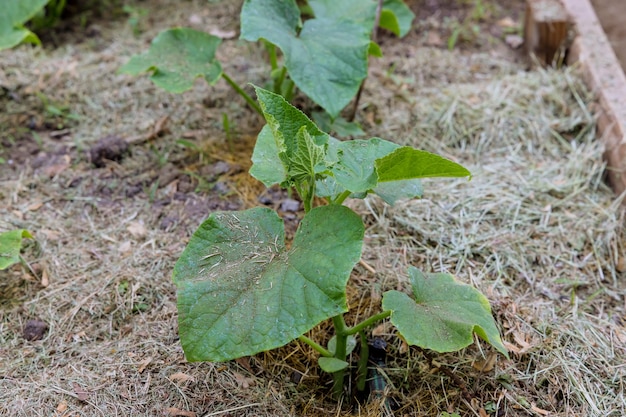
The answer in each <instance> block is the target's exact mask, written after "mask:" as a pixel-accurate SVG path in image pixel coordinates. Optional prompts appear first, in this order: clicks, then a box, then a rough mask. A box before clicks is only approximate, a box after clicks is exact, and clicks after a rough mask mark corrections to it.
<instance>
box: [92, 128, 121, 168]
mask: <svg viewBox="0 0 626 417" xmlns="http://www.w3.org/2000/svg"><path fill="white" fill-rule="evenodd" d="M127 151H128V143H127V142H126V141H125V140H124V139H122V138H120V137H119V136H114V135H110V136H105V137H103V138H102V139H100V140H99V141H98V142H96V144H95V145H93V146H92V147H91V149H89V160H90V161H91V163H92V164H94V165H95V166H96V167H97V168H102V167H103V166H104V165H105V163H106V161H121V160H122V158H123V157H124V155H125V154H126V152H127Z"/></svg>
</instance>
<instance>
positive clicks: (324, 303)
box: [173, 205, 364, 361]
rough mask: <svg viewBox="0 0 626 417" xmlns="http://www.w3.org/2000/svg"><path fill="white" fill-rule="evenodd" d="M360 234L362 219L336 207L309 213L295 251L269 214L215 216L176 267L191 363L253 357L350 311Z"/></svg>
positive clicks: (265, 211) (183, 337)
mask: <svg viewBox="0 0 626 417" xmlns="http://www.w3.org/2000/svg"><path fill="white" fill-rule="evenodd" d="M363 234H364V227H363V223H362V222H361V219H360V217H359V216H358V215H356V214H355V213H354V212H353V211H351V210H350V209H348V208H346V207H343V206H339V205H331V206H323V207H317V208H314V209H312V210H311V211H310V212H309V213H307V215H306V216H305V217H304V219H303V220H302V223H301V225H300V227H299V228H298V231H297V232H296V235H295V238H294V241H293V244H292V246H291V248H290V249H287V248H286V247H285V243H284V227H283V223H282V221H281V219H280V218H279V217H278V216H277V215H276V213H275V212H273V211H272V210H270V209H266V208H254V209H250V210H246V211H243V212H236V213H232V212H218V213H214V214H212V215H211V216H210V217H209V219H208V220H206V221H205V222H204V223H203V224H202V225H201V226H200V228H199V229H198V230H197V231H196V233H195V234H194V235H193V237H192V238H191V240H190V242H189V244H188V245H187V248H186V249H185V251H184V252H183V254H182V255H181V257H180V259H179V260H178V262H177V263H176V266H175V268H174V276H173V280H174V283H175V284H176V286H177V292H178V312H179V334H180V338H181V343H182V345H183V349H184V351H185V356H186V357H187V359H188V360H190V361H203V360H209V361H225V360H229V359H234V358H238V357H241V356H246V355H253V354H255V353H258V352H261V351H264V350H268V349H273V348H276V347H279V346H282V345H284V344H286V343H288V342H289V341H291V340H293V339H295V338H296V337H298V336H300V335H302V334H303V333H305V332H307V331H308V330H310V329H311V328H313V327H314V326H315V325H317V324H318V323H320V322H321V321H323V320H325V319H327V318H329V317H332V316H335V315H337V314H341V313H343V312H345V311H346V310H347V304H346V293H345V286H346V283H347V281H348V278H349V276H350V272H351V270H352V268H353V267H354V265H355V264H356V263H357V262H358V260H359V259H360V256H361V245H362V242H363Z"/></svg>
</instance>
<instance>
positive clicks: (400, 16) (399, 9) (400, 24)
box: [380, 0, 415, 38]
mask: <svg viewBox="0 0 626 417" xmlns="http://www.w3.org/2000/svg"><path fill="white" fill-rule="evenodd" d="M413 19H415V14H414V13H413V12H412V11H411V9H409V7H408V6H407V5H406V4H405V3H404V1H403V0H385V1H384V3H383V10H382V12H381V15H380V27H381V28H384V29H387V30H389V31H391V32H393V33H394V34H395V35H396V36H399V37H401V38H402V37H404V36H405V35H406V34H407V33H409V30H411V24H412V23H413Z"/></svg>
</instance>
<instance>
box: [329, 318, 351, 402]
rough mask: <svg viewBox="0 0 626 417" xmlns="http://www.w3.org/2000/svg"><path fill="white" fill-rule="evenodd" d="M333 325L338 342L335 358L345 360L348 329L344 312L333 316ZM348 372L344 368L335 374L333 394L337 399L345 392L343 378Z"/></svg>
mask: <svg viewBox="0 0 626 417" xmlns="http://www.w3.org/2000/svg"><path fill="white" fill-rule="evenodd" d="M333 325H334V327H335V335H336V344H335V355H334V356H335V358H337V359H339V360H342V361H345V360H346V356H347V355H346V349H347V346H348V335H347V334H346V330H347V329H348V327H347V326H346V322H345V321H344V319H343V314H339V315H337V316H335V317H333ZM345 374H346V370H345V369H342V370H341V371H337V372H335V373H334V374H333V396H334V397H335V398H337V399H339V398H341V395H342V394H343V380H344V377H345Z"/></svg>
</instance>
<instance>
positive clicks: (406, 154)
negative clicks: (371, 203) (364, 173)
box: [376, 146, 472, 182]
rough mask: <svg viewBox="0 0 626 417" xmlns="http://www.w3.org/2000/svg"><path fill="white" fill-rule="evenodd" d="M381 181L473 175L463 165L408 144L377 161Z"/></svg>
mask: <svg viewBox="0 0 626 417" xmlns="http://www.w3.org/2000/svg"><path fill="white" fill-rule="evenodd" d="M376 171H377V172H378V181H379V182H388V181H400V180H408V179H413V178H430V177H471V175H472V174H471V173H470V172H469V171H468V170H467V169H466V168H464V167H463V166H461V165H459V164H457V163H456V162H452V161H450V160H448V159H446V158H443V157H441V156H439V155H435V154H433V153H430V152H426V151H420V150H417V149H413V148H411V147H408V146H404V147H402V148H398V149H396V150H395V151H394V152H392V153H390V154H389V155H387V156H385V157H383V158H380V159H378V160H377V161H376Z"/></svg>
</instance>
